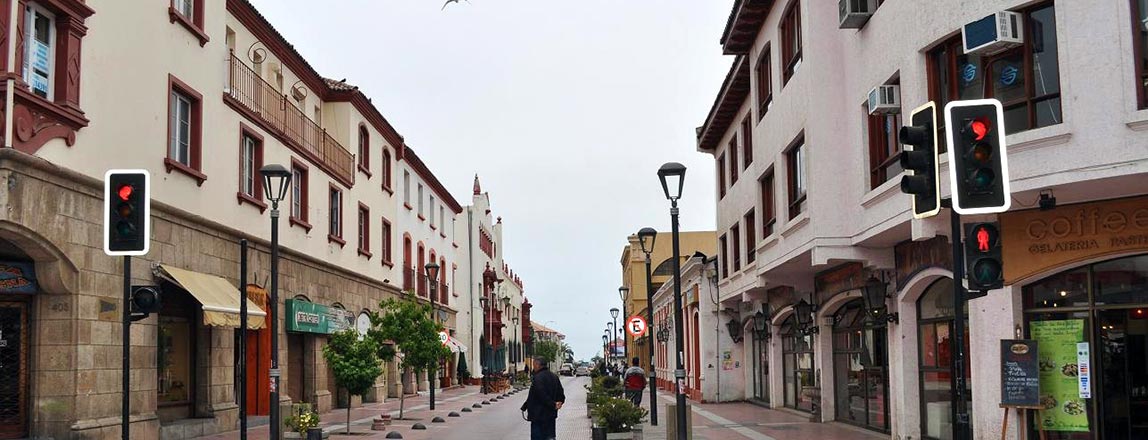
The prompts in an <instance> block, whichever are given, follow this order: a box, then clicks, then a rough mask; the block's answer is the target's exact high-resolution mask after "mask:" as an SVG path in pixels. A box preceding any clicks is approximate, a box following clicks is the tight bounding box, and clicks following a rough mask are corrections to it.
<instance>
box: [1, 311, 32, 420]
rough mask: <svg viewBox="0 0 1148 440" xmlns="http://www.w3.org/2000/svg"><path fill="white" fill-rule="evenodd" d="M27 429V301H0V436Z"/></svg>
mask: <svg viewBox="0 0 1148 440" xmlns="http://www.w3.org/2000/svg"><path fill="white" fill-rule="evenodd" d="M27 431H28V304H27V303H23V302H0V439H15V438H23V437H24V436H26V435H27V434H28V432H27Z"/></svg>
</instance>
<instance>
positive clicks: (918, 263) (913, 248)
mask: <svg viewBox="0 0 1148 440" xmlns="http://www.w3.org/2000/svg"><path fill="white" fill-rule="evenodd" d="M893 259H894V260H895V261H896V265H897V268H896V272H897V286H905V285H907V284H908V283H909V279H910V278H913V276H915V275H917V273H918V272H921V271H922V270H925V269H928V268H932V267H939V268H942V269H945V270H951V269H952V263H951V262H952V260H953V248H952V246H949V241H948V240H946V239H945V237H933V238H931V239H929V240H925V241H905V242H902V243H900V244H898V245H897V246H895V247H894V248H893Z"/></svg>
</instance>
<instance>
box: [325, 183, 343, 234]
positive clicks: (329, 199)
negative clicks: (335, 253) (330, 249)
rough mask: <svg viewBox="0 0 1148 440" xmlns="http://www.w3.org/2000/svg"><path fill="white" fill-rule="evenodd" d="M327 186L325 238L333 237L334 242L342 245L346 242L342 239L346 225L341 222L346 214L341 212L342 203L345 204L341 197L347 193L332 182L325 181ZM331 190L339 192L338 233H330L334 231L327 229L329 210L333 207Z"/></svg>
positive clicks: (329, 225) (329, 218) (329, 221)
mask: <svg viewBox="0 0 1148 440" xmlns="http://www.w3.org/2000/svg"><path fill="white" fill-rule="evenodd" d="M327 187H328V189H327V205H328V206H327V228H328V231H327V238H328V241H332V240H331V239H334V240H333V241H335V242H336V243H339V246H344V245H346V244H347V242H346V241H345V240H343V237H344V232H345V231H346V230H347V225H346V224H345V223H343V219H345V218H347V216H346V215H344V214H346V213H345V212H343V205H345V203H343V202H345V200H343V198H344V197H346V196H347V195H346V194H344V193H343V190H342V189H340V188H339V187H337V186H335V185H334V184H332V183H330V182H327ZM332 190H333V191H338V192H339V231H338V232H339V234H338V235H336V234H332V232H335V231H331V230H329V229H330V227H331V211H332V210H333V208H334V207H333V206H331V191H332Z"/></svg>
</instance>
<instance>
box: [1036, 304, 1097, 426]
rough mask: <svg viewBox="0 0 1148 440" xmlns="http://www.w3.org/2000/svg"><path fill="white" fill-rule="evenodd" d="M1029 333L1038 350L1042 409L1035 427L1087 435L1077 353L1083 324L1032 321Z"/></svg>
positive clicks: (1086, 414) (1058, 321)
mask: <svg viewBox="0 0 1148 440" xmlns="http://www.w3.org/2000/svg"><path fill="white" fill-rule="evenodd" d="M1029 332H1030V333H1031V334H1032V339H1034V340H1036V342H1037V343H1038V344H1039V346H1040V355H1039V359H1040V361H1039V368H1040V373H1039V376H1040V406H1041V407H1042V408H1044V409H1043V410H1038V411H1037V412H1036V416H1037V422H1038V424H1037V426H1038V427H1039V429H1041V430H1045V431H1071V432H1089V431H1090V429H1089V426H1088V412H1087V406H1088V402H1086V401H1085V400H1084V398H1082V397H1081V390H1082V387H1081V385H1080V372H1081V369H1080V367H1081V365H1080V357H1079V354H1078V351H1077V345H1078V344H1079V343H1081V342H1084V320H1083V319H1065V320H1056V321H1034V322H1032V323H1030V324H1029ZM1087 367H1088V365H1085V368H1087ZM1086 382H1087V379H1086Z"/></svg>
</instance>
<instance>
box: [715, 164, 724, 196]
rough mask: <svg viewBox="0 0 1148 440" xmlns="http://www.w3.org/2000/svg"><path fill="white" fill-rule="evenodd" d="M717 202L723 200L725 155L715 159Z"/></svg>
mask: <svg viewBox="0 0 1148 440" xmlns="http://www.w3.org/2000/svg"><path fill="white" fill-rule="evenodd" d="M717 174H718V200H721V199H722V198H725V154H722V155H721V156H718V158H717Z"/></svg>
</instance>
